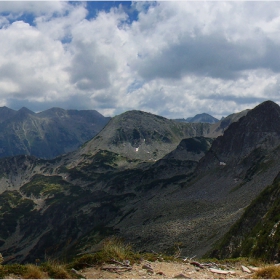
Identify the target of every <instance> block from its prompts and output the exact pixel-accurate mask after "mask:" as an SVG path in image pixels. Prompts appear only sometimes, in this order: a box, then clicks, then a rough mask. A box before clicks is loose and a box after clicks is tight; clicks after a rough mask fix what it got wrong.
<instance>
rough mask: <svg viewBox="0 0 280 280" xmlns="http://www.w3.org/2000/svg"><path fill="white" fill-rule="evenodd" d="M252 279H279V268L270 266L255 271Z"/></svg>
mask: <svg viewBox="0 0 280 280" xmlns="http://www.w3.org/2000/svg"><path fill="white" fill-rule="evenodd" d="M252 278H254V279H280V267H279V266H275V265H271V266H266V267H263V268H261V269H259V270H258V271H256V272H255V273H254V274H253V276H252Z"/></svg>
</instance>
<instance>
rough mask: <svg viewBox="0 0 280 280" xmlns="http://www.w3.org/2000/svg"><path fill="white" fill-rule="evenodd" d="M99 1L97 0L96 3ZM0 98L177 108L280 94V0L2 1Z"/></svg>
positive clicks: (43, 105) (204, 108)
mask: <svg viewBox="0 0 280 280" xmlns="http://www.w3.org/2000/svg"><path fill="white" fill-rule="evenodd" d="M95 5H96V3H95ZM0 11H1V13H0V44H1V53H0V105H7V106H11V107H14V108H16V109H18V108H19V107H21V104H22V105H23V106H26V107H29V108H30V109H31V110H34V111H36V110H43V109H47V108H49V107H51V106H60V107H63V108H77V109H96V110H98V111H100V112H101V113H104V114H110V115H114V114H119V113H122V112H123V111H125V110H131V109H138V110H145V111H149V112H153V113H156V114H160V115H164V116H166V117H169V118H178V117H188V116H192V115H194V114H197V113H202V112H206V113H210V114H212V115H214V116H217V117H221V116H225V115H227V114H230V113H232V112H238V111H240V110H243V109H246V108H252V107H253V106H255V105H256V104H258V103H259V102H262V101H264V100H266V99H272V100H274V101H276V102H279V103H280V96H279V91H280V56H279V54H278V52H279V47H280V37H279V36H278V35H279V31H280V3H279V2H210V1H209V2H208V1H206V2H203V3H202V2H173V1H172V2H165V1H163V2H133V3H131V7H130V9H128V8H127V6H126V7H125V8H124V7H122V5H121V4H119V5H114V6H112V8H111V9H107V10H106V11H105V10H97V11H95V12H94V13H93V14H92V11H91V2H61V1H55V2H49V1H46V2H35V1H31V2H9V1H6V2H5V1H4V2H0Z"/></svg>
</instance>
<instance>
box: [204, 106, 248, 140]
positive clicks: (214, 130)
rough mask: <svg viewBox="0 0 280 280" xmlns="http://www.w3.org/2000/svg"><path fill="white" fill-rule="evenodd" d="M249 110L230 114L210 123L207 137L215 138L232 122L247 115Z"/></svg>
mask: <svg viewBox="0 0 280 280" xmlns="http://www.w3.org/2000/svg"><path fill="white" fill-rule="evenodd" d="M249 111H250V110H248V109H247V110H244V111H241V112H239V113H235V114H231V115H229V116H227V117H226V118H223V119H221V120H220V121H218V122H217V123H215V124H213V125H211V127H210V131H209V132H208V133H207V137H210V138H217V137H218V136H221V135H223V134H224V132H225V130H226V129H227V128H228V127H229V126H230V125H231V124H232V123H234V122H237V121H238V120H239V119H240V118H242V117H244V116H246V115H247V113H248V112H249Z"/></svg>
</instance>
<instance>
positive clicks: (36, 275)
mask: <svg viewBox="0 0 280 280" xmlns="http://www.w3.org/2000/svg"><path fill="white" fill-rule="evenodd" d="M25 267H26V271H25V272H24V273H23V275H22V277H23V278H24V279H45V278H47V274H46V273H44V272H43V271H42V270H41V269H40V268H39V267H38V266H36V265H34V264H27V265H26V266H25Z"/></svg>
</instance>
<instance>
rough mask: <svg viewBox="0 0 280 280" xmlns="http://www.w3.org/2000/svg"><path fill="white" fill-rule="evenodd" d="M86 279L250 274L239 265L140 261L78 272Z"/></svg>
mask: <svg viewBox="0 0 280 280" xmlns="http://www.w3.org/2000/svg"><path fill="white" fill-rule="evenodd" d="M254 269H257V268H254ZM79 273H80V274H81V275H83V276H84V277H85V278H86V279H117V278H118V279H170V278H175V279H176V278H177V279H178V278H181V279H184V278H185V279H233V278H239V279H240V278H242V279H244V278H251V276H252V273H253V268H251V273H248V272H244V270H242V267H241V265H233V266H230V267H226V266H225V267H224V269H220V268H210V267H205V268H200V267H198V266H194V265H192V264H190V263H183V262H166V261H162V262H161V261H155V262H148V261H142V262H141V263H138V264H134V265H133V266H131V267H129V269H125V268H123V267H120V266H119V265H118V264H104V265H102V266H99V267H90V268H86V269H82V270H80V271H79Z"/></svg>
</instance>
